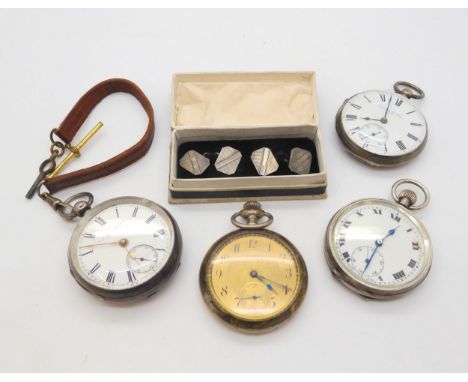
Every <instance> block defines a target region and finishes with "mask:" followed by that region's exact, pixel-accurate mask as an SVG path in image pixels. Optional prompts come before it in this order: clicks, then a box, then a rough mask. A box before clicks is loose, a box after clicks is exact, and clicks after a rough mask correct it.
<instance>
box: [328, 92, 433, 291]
mask: <svg viewBox="0 0 468 382" xmlns="http://www.w3.org/2000/svg"><path fill="white" fill-rule="evenodd" d="M387 100H388V98H387ZM401 106H403V105H401ZM356 203H357V205H356V206H352V205H350V207H348V208H345V209H344V210H342V211H341V212H340V215H339V218H338V217H335V219H336V223H335V225H334V226H333V228H330V229H331V231H330V229H329V231H328V232H329V233H328V235H331V236H330V238H329V240H330V241H329V242H331V243H332V248H330V250H331V251H332V252H333V254H334V258H335V261H337V263H338V264H339V266H340V267H342V268H343V269H344V271H345V272H346V273H347V274H349V275H350V277H352V278H354V279H357V280H361V281H362V282H365V283H370V284H372V285H376V286H380V287H392V286H395V285H403V284H405V283H408V282H411V280H413V279H415V278H416V277H418V275H419V273H420V272H421V271H422V270H423V268H424V264H425V261H426V258H427V257H426V253H425V252H426V249H427V248H426V247H425V245H424V239H423V234H422V232H421V231H420V229H419V227H418V226H417V225H416V224H415V223H414V222H413V220H412V219H411V218H410V217H409V214H408V213H407V212H405V211H404V210H402V209H398V208H397V207H396V206H394V205H393V204H392V203H390V202H388V204H386V203H385V201H382V202H381V201H379V202H366V201H363V202H360V203H358V202H356Z"/></svg>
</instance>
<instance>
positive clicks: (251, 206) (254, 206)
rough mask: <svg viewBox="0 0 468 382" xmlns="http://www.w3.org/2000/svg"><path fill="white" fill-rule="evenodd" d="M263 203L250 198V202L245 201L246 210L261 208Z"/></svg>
mask: <svg viewBox="0 0 468 382" xmlns="http://www.w3.org/2000/svg"><path fill="white" fill-rule="evenodd" d="M261 208H262V205H261V204H260V203H259V202H254V201H252V200H249V201H248V202H245V203H244V210H260V209H261Z"/></svg>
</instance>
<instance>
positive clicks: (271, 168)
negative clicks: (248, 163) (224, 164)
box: [250, 147, 279, 176]
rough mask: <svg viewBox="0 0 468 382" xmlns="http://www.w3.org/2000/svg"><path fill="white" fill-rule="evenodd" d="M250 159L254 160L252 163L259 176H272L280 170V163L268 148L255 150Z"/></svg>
mask: <svg viewBox="0 0 468 382" xmlns="http://www.w3.org/2000/svg"><path fill="white" fill-rule="evenodd" d="M250 158H251V159H252V163H253V164H254V166H255V168H256V170H257V172H258V175H262V176H265V175H270V174H272V173H274V172H275V171H276V170H278V168H279V165H278V162H277V161H276V159H275V157H274V155H273V153H272V152H271V150H270V149H269V148H268V147H262V148H261V149H258V150H255V151H254V152H253V153H252V155H251V156H250Z"/></svg>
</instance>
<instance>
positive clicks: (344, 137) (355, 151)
mask: <svg viewBox="0 0 468 382" xmlns="http://www.w3.org/2000/svg"><path fill="white" fill-rule="evenodd" d="M368 91H372V90H367V91H364V92H360V93H356V94H354V95H353V96H351V97H349V98H347V99H345V100H344V102H343V104H342V105H341V107H340V108H339V110H338V112H337V113H336V118H335V127H336V132H337V133H338V136H339V137H340V140H341V142H342V143H343V145H344V146H345V147H346V149H347V150H348V151H349V152H350V153H351V154H352V155H353V156H354V157H356V158H357V159H358V160H360V161H361V162H363V163H365V164H368V165H371V166H374V167H397V166H401V165H403V164H405V163H407V162H408V161H410V160H411V159H413V158H414V157H415V156H417V155H418V154H419V153H420V152H421V151H422V150H423V149H424V147H425V146H426V142H427V136H428V128H427V121H426V119H425V118H424V122H425V123H426V136H425V137H424V140H423V141H422V142H421V144H420V145H419V146H418V147H417V148H416V149H415V150H413V151H411V152H409V153H406V154H402V155H392V156H387V155H379V154H375V153H371V152H369V151H367V150H365V149H363V148H362V147H360V146H359V145H357V144H356V143H354V142H353V141H352V140H351V138H349V136H348V134H346V131H345V129H344V126H343V122H342V112H343V108H344V106H345V105H346V103H347V102H348V101H349V100H350V99H351V98H353V97H355V96H357V95H359V94H362V93H366V92H368ZM385 93H390V94H394V95H395V96H397V97H401V96H402V95H401V94H397V93H393V92H388V91H385ZM412 105H413V104H412ZM413 107H414V108H415V109H416V110H419V109H418V108H417V107H416V106H414V105H413ZM421 115H423V114H422V113H421ZM423 116H424V115H423Z"/></svg>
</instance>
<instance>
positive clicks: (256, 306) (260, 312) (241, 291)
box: [200, 202, 307, 332]
mask: <svg viewBox="0 0 468 382" xmlns="http://www.w3.org/2000/svg"><path fill="white" fill-rule="evenodd" d="M231 221H232V223H233V224H234V225H235V226H236V227H239V228H240V229H239V230H237V231H234V232H231V233H228V234H227V235H225V236H223V237H221V238H220V239H219V240H218V241H217V242H216V243H214V244H213V246H212V247H211V248H210V249H209V250H208V253H207V254H206V256H205V258H204V260H203V263H202V265H201V269H200V288H201V291H202V294H203V298H204V299H205V302H206V303H207V304H208V306H209V307H210V309H211V310H212V311H214V312H215V313H216V314H217V315H218V316H219V317H220V318H221V319H222V320H224V321H225V322H227V323H229V324H232V325H234V326H235V327H237V328H238V329H241V330H244V331H253V332H255V331H256V332H259V331H266V330H269V329H273V328H274V327H276V326H278V325H279V324H281V323H282V322H283V321H285V320H286V319H287V318H289V317H290V316H291V315H292V314H293V313H294V311H296V309H297V308H298V307H299V306H300V304H301V302H302V300H303V299H304V296H305V293H306V290H307V268H306V265H305V263H304V260H303V259H302V256H301V255H300V253H299V251H298V250H297V249H296V247H294V245H293V244H291V242H289V241H288V240H287V239H285V238H284V237H283V236H281V235H279V234H277V233H276V232H273V231H270V230H266V229H264V228H265V227H267V226H268V225H270V224H271V223H272V221H273V217H272V215H271V214H269V213H268V212H265V211H263V210H262V209H261V206H260V203H257V202H246V203H245V204H244V208H243V209H242V210H241V211H240V212H237V213H235V214H234V215H233V216H232V218H231Z"/></svg>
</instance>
